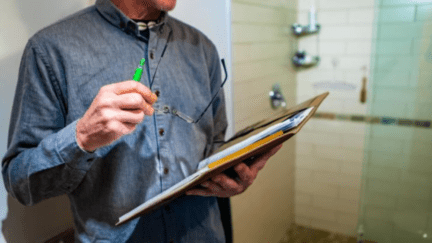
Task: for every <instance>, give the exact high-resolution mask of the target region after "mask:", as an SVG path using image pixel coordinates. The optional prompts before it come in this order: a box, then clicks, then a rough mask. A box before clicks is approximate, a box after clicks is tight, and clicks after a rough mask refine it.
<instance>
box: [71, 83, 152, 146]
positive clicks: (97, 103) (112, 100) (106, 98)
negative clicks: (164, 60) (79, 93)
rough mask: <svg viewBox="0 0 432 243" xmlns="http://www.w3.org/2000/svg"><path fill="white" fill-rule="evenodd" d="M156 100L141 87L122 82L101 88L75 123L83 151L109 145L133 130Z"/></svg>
mask: <svg viewBox="0 0 432 243" xmlns="http://www.w3.org/2000/svg"><path fill="white" fill-rule="evenodd" d="M156 100H157V97H156V95H155V94H153V93H152V92H151V90H150V89H148V88H147V87H146V86H144V85H143V84H141V83H139V82H136V81H124V82H120V83H115V84H110V85H106V86H104V87H102V88H101V89H100V90H99V93H98V94H97V95H96V97H95V99H94V100H93V102H92V104H91V105H90V107H89V109H88V110H87V111H86V113H85V114H84V116H83V117H82V118H81V119H80V120H79V121H78V123H77V127H76V130H77V131H76V139H77V143H78V145H79V146H80V147H81V148H83V149H84V150H86V151H94V150H96V149H97V148H100V147H102V146H105V145H108V144H110V143H112V142H114V141H115V140H117V139H119V138H120V137H122V136H123V135H125V134H129V133H131V132H133V131H134V130H135V127H136V125H137V124H139V123H140V122H142V121H143V119H144V116H145V115H147V116H151V115H152V114H153V112H154V110H153V108H152V107H151V106H152V105H153V103H154V102H156Z"/></svg>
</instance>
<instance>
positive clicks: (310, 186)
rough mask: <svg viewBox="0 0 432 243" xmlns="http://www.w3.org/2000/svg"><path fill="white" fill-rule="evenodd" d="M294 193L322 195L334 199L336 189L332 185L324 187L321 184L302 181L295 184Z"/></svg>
mask: <svg viewBox="0 0 432 243" xmlns="http://www.w3.org/2000/svg"><path fill="white" fill-rule="evenodd" d="M295 191H296V193H307V194H314V195H322V196H328V197H336V196H337V193H338V189H337V187H336V186H333V185H324V184H322V183H315V182H311V181H302V182H299V183H296V184H295Z"/></svg>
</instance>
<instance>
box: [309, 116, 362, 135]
mask: <svg viewBox="0 0 432 243" xmlns="http://www.w3.org/2000/svg"><path fill="white" fill-rule="evenodd" d="M315 121H316V122H315V130H316V131H321V132H328V133H342V134H359V135H364V134H365V132H366V124H365V123H360V122H351V121H337V120H324V119H319V120H318V119H316V120H315Z"/></svg>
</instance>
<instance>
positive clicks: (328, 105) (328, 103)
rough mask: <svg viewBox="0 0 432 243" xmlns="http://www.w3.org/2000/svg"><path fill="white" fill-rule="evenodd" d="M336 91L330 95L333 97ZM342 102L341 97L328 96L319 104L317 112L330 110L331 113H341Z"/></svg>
mask: <svg viewBox="0 0 432 243" xmlns="http://www.w3.org/2000/svg"><path fill="white" fill-rule="evenodd" d="M335 93H336V92H332V93H331V95H332V96H333V97H334V96H336V95H335ZM342 111H343V102H342V100H341V99H332V98H330V97H328V98H327V99H326V100H324V101H323V103H322V104H321V105H320V107H319V109H318V112H331V113H342Z"/></svg>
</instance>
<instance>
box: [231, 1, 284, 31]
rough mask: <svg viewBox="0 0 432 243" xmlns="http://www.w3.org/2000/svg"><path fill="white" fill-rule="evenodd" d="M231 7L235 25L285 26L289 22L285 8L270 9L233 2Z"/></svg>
mask: <svg viewBox="0 0 432 243" xmlns="http://www.w3.org/2000/svg"><path fill="white" fill-rule="evenodd" d="M231 7H232V10H231V11H232V22H233V23H258V24H272V25H284V24H285V23H286V22H287V11H286V9H284V8H268V7H264V6H259V5H249V4H245V3H236V2H233V3H232V5H231Z"/></svg>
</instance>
